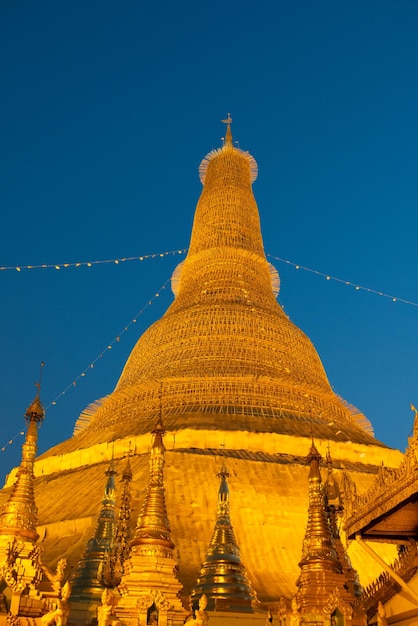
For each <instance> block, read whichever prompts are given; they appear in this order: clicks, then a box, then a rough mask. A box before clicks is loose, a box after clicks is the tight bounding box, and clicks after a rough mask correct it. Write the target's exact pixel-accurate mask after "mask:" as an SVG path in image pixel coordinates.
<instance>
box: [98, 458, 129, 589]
mask: <svg viewBox="0 0 418 626" xmlns="http://www.w3.org/2000/svg"><path fill="white" fill-rule="evenodd" d="M131 481H132V470H131V465H130V463H129V459H127V461H126V464H125V467H124V469H123V472H122V483H123V487H122V495H121V502H120V507H119V513H118V518H117V522H116V529H115V534H114V536H113V540H112V546H111V548H110V550H109V552H108V553H107V555H106V556H105V558H104V561H103V563H102V566H101V567H100V568H99V572H98V579H99V581H100V584H101V585H102V586H103V587H108V588H112V589H113V588H114V587H117V586H118V585H119V583H120V581H121V578H122V575H123V571H124V570H123V564H124V562H125V561H126V559H127V558H128V556H129V543H130V540H131V530H130V519H131Z"/></svg>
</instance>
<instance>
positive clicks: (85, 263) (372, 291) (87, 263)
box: [0, 248, 418, 452]
mask: <svg viewBox="0 0 418 626" xmlns="http://www.w3.org/2000/svg"><path fill="white" fill-rule="evenodd" d="M186 253H187V248H184V249H181V250H170V251H166V252H156V253H153V254H143V255H140V256H134V257H123V258H119V259H106V260H99V261H80V262H77V263H57V264H46V263H45V264H42V265H19V266H5V267H0V271H7V270H15V271H18V272H20V271H22V270H32V269H56V270H59V269H67V268H76V267H83V266H84V267H93V266H96V265H103V264H106V263H114V264H116V265H118V264H119V263H124V262H128V261H144V260H148V259H155V258H162V257H166V256H169V255H171V256H174V255H176V254H186ZM267 257H269V258H270V259H274V260H275V261H279V262H280V263H285V264H286V265H290V266H292V267H294V268H295V269H296V270H302V271H305V272H309V273H310V274H314V275H316V276H320V277H322V278H325V279H326V280H328V281H334V282H337V283H340V284H343V285H347V286H349V287H353V288H354V289H355V290H356V291H365V292H367V293H370V294H373V295H377V296H381V297H383V298H388V299H390V300H392V302H402V303H403V304H408V305H410V306H415V307H418V302H414V301H412V300H407V299H405V298H400V297H398V296H394V295H392V294H388V293H385V292H383V291H378V290H376V289H372V288H370V287H365V286H363V285H358V284H357V283H353V282H352V281H349V280H344V279H342V278H337V277H336V276H332V275H331V274H325V273H324V272H320V271H319V270H316V269H313V268H311V267H306V266H304V265H300V264H298V263H295V262H294V261H290V260H289V259H282V258H281V257H278V256H274V255H273V254H267ZM169 280H170V279H168V280H167V281H166V282H165V283H164V284H163V285H162V286H161V287H160V289H159V290H158V291H157V292H156V293H155V294H154V295H153V296H152V298H151V299H150V300H149V301H148V302H147V303H146V304H145V305H144V306H143V307H142V309H140V310H139V311H138V312H137V314H136V315H135V316H134V318H133V319H131V321H130V322H129V323H128V324H127V325H126V326H125V327H124V328H123V329H122V330H121V332H120V333H119V334H118V335H117V336H116V337H115V338H114V339H113V340H112V341H111V342H110V343H109V344H108V345H107V346H106V347H105V348H104V349H103V350H102V351H101V352H100V354H98V355H97V357H96V358H95V359H94V360H93V361H92V362H91V363H90V364H89V365H88V366H87V367H86V368H85V369H84V370H83V371H82V372H81V373H80V374H79V375H78V376H76V378H74V380H73V381H72V382H71V383H70V384H69V385H67V387H66V388H65V389H63V390H62V391H61V392H60V393H59V394H58V395H57V396H56V397H55V398H54V399H53V400H52V401H51V402H50V403H49V404H48V405H47V407H46V409H49V408H51V407H52V406H55V405H56V404H57V402H59V400H60V399H61V398H62V397H63V396H64V395H65V394H66V393H67V392H68V391H69V390H70V389H73V388H74V387H76V386H77V383H78V382H79V381H80V380H81V379H82V378H84V377H85V376H86V374H87V373H88V372H89V371H91V370H92V369H93V368H94V366H95V364H96V363H97V361H99V359H101V358H103V356H104V355H105V354H106V353H107V352H109V351H110V350H111V349H112V348H113V346H114V345H115V344H117V343H119V342H120V340H121V337H122V336H123V335H124V333H126V332H127V331H128V330H129V328H130V327H131V326H132V324H135V323H136V321H137V318H138V317H139V316H140V315H142V314H143V312H144V311H145V310H146V309H147V308H148V307H149V306H150V305H151V304H152V303H153V301H154V300H155V299H156V298H158V297H159V296H160V293H161V291H162V290H164V289H165V288H166V286H167V284H168V283H169ZM24 434H25V433H24V431H20V432H19V433H16V435H15V436H14V437H12V438H11V439H9V441H8V442H7V443H5V444H4V445H3V446H2V447H1V448H0V452H4V451H5V450H6V448H7V447H8V446H10V445H12V444H13V443H14V441H15V440H16V439H17V437H19V436H22V435H24Z"/></svg>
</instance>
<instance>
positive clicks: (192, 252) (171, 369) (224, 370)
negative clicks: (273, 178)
mask: <svg viewBox="0 0 418 626" xmlns="http://www.w3.org/2000/svg"><path fill="white" fill-rule="evenodd" d="M204 162H205V167H204V172H203V181H204V187H203V191H202V194H201V197H200V199H199V202H198V204H197V207H196V212H195V218H194V223H193V230H192V236H191V242H190V248H189V252H188V255H187V258H186V259H185V261H184V262H183V263H182V265H181V268H180V269H179V271H178V272H177V273H176V275H175V281H174V282H175V283H176V285H177V286H176V292H177V296H176V299H175V301H174V302H173V304H172V305H171V306H170V308H169V309H168V311H167V312H166V314H165V315H164V316H163V317H162V318H161V319H160V320H158V321H157V322H155V323H154V324H153V325H152V326H151V327H150V328H149V329H148V330H147V331H146V332H145V333H144V334H143V336H142V337H141V338H140V340H139V341H138V343H137V345H136V346H135V348H134V349H133V351H132V353H131V355H130V357H129V359H128V361H127V363H126V366H125V368H124V370H123V373H122V375H121V377H120V380H119V382H118V384H117V386H116V389H115V390H114V391H113V393H111V394H110V395H109V396H108V397H106V398H105V399H104V400H103V402H102V403H101V404H99V405H98V406H97V410H96V412H94V411H93V412H90V413H89V415H86V414H84V415H82V416H81V419H80V420H79V428H78V429H77V435H76V437H74V438H73V440H70V441H68V442H66V443H65V444H64V445H63V446H59V447H58V448H57V449H56V450H55V452H59V451H61V450H65V451H70V450H72V449H77V447H78V448H80V447H84V446H88V445H91V443H92V442H97V441H100V440H103V438H104V437H106V436H107V433H106V429H113V430H115V431H118V430H119V429H121V428H122V429H123V431H124V432H127V430H129V429H131V432H132V433H133V432H136V429H137V428H138V423H140V424H142V428H144V429H145V432H146V431H147V430H148V432H150V431H151V429H152V423H153V422H154V423H155V419H156V417H157V415H158V410H159V397H160V394H161V395H162V396H163V397H164V422H165V424H166V427H167V425H168V422H167V418H170V417H171V416H173V418H174V419H173V420H172V421H173V422H174V424H175V428H176V429H181V428H186V427H188V426H189V425H193V427H199V425H196V423H195V422H194V419H193V417H194V414H195V413H196V412H197V411H204V412H207V413H209V414H212V415H213V416H214V418H215V420H218V421H219V420H222V422H223V423H224V424H225V427H226V428H228V429H231V430H233V429H235V428H239V429H240V430H241V429H243V428H247V429H249V430H252V429H253V418H256V419H257V420H258V428H259V429H261V430H263V431H267V432H268V431H270V429H271V428H273V430H274V431H275V432H283V430H282V429H285V431H284V432H287V429H288V428H289V429H290V430H291V432H292V433H298V432H299V431H300V429H301V428H303V423H304V422H305V423H309V424H311V423H312V424H313V428H314V431H315V430H316V424H318V427H321V428H324V426H327V425H328V424H330V423H332V424H333V425H334V433H336V432H337V431H344V432H345V433H346V436H347V437H348V438H349V439H351V440H352V441H362V442H364V443H372V442H373V441H374V440H373V437H372V436H371V427H370V424H369V423H368V421H367V420H366V418H365V417H364V416H363V415H361V414H360V413H359V412H358V411H355V410H354V409H352V408H350V407H349V405H348V404H347V403H345V402H344V401H343V400H342V399H341V398H340V397H339V396H337V395H336V394H335V393H334V392H333V390H332V388H331V386H330V384H329V382H328V379H327V377H326V374H325V371H324V368H323V366H322V363H321V361H320V359H319V357H318V354H317V352H316V350H315V348H314V347H313V345H312V343H311V342H310V340H309V339H308V337H306V335H305V334H304V333H303V332H302V331H301V330H300V329H299V328H297V327H296V326H295V325H294V324H293V323H292V322H291V321H290V320H289V319H288V317H287V316H286V315H285V314H284V312H283V310H282V308H281V307H280V306H279V304H278V303H277V301H276V298H275V289H274V287H275V285H273V283H272V272H271V267H270V265H269V263H268V262H267V260H266V257H265V253H264V248H263V242H262V236H261V229H260V219H259V215H258V208H257V204H256V201H255V198H254V195H253V192H252V188H251V181H252V172H253V170H254V165H253V163H254V159H253V157H251V155H249V154H248V153H247V152H243V151H242V150H240V149H238V148H235V147H233V145H232V136H231V135H230V128H229V125H228V132H227V136H226V140H225V144H224V146H223V147H222V148H220V149H219V150H216V151H214V152H212V153H210V154H209V155H208V156H207V157H206V159H205V160H204ZM201 174H202V170H201ZM276 274H277V273H276ZM273 282H274V281H273ZM225 416H227V417H225ZM104 429H105V430H104ZM80 431H81V432H80ZM314 434H316V433H315V432H314ZM334 436H335V435H334Z"/></svg>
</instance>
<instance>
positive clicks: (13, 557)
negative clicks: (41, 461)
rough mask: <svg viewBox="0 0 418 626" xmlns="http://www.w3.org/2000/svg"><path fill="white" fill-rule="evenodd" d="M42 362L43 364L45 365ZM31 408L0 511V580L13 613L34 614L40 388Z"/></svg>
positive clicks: (41, 413) (37, 576) (37, 566)
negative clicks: (17, 463) (11, 483)
mask: <svg viewBox="0 0 418 626" xmlns="http://www.w3.org/2000/svg"><path fill="white" fill-rule="evenodd" d="M42 365H43V364H42ZM37 387H38V391H37V394H36V397H35V399H34V401H33V402H32V403H31V405H30V406H29V407H28V409H27V411H26V413H25V418H26V421H27V425H28V426H27V431H26V437H25V442H24V444H23V446H22V461H21V463H20V466H19V468H18V470H17V474H16V482H15V484H14V486H13V489H12V491H11V493H10V495H9V497H8V499H7V501H6V503H5V505H4V507H3V510H2V511H1V513H0V583H2V582H3V581H4V583H5V585H6V589H5V591H6V595H8V596H9V601H10V606H9V612H10V614H11V615H15V616H17V615H22V616H25V615H27V616H32V615H33V612H34V611H35V615H36V612H37V609H38V608H39V607H38V606H37V607H36V608H35V609H34V608H33V605H34V604H37V603H36V602H34V601H33V600H31V599H30V598H29V594H30V593H31V590H32V591H35V589H36V587H37V586H38V584H39V583H40V581H41V579H42V562H41V555H40V548H39V545H38V543H37V542H38V539H39V534H38V532H37V524H38V509H37V506H36V502H35V494H34V473H33V467H34V462H35V456H36V450H37V441H38V427H39V425H40V424H41V423H42V421H43V419H44V416H45V412H44V408H43V406H42V403H41V400H40V397H39V391H40V384H38V385H37Z"/></svg>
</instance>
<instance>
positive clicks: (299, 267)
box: [267, 254, 418, 307]
mask: <svg viewBox="0 0 418 626" xmlns="http://www.w3.org/2000/svg"><path fill="white" fill-rule="evenodd" d="M267 256H268V257H269V258H270V259H274V260H275V261H280V262H281V263H286V265H291V266H292V267H294V268H295V269H296V270H303V271H304V272H310V273H311V274H315V275H316V276H322V278H325V279H326V280H332V281H335V282H336V283H341V284H342V285H347V286H349V287H354V288H355V290H356V291H367V292H368V293H371V294H373V295H376V296H382V297H383V298H389V299H390V300H392V302H402V303H403V304H410V305H411V306H417V307H418V302H414V301H413V300H406V299H405V298H399V297H398V296H394V295H391V294H389V293H385V292H383V291H378V290H377V289H371V288H370V287H364V286H362V285H358V284H357V283H353V282H351V281H350V280H344V279H343V278H337V277H335V276H331V274H324V272H320V271H318V270H314V269H312V268H311V267H306V266H304V265H298V264H297V263H294V262H293V261H289V260H287V259H281V258H280V257H278V256H273V255H272V254H267Z"/></svg>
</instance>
